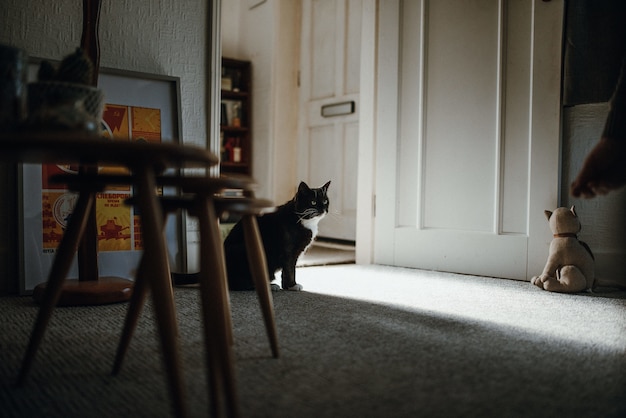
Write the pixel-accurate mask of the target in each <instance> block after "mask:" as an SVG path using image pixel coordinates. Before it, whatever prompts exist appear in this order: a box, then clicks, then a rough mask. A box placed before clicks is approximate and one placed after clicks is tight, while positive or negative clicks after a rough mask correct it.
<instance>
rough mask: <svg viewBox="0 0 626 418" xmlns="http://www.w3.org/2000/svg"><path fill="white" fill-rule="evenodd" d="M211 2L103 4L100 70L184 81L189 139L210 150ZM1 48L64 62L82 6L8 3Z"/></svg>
mask: <svg viewBox="0 0 626 418" xmlns="http://www.w3.org/2000/svg"><path fill="white" fill-rule="evenodd" d="M207 5H208V2H206V1H201V0H124V1H121V0H103V1H102V10H101V15H100V31H99V33H100V65H101V66H103V67H111V68H118V69H123V70H132V71H142V72H147V73H153V74H162V75H168V76H176V77H180V79H181V97H182V109H181V111H182V117H183V139H184V141H185V142H187V143H197V144H206V117H205V110H206V106H205V95H204V93H205V88H204V86H205V59H206V47H205V45H206V21H207ZM0 13H1V15H0V19H1V22H2V23H1V24H0V42H1V43H5V44H10V45H14V46H17V47H19V48H22V49H24V50H25V51H26V52H27V53H28V54H29V55H31V56H35V57H40V58H48V59H61V58H62V57H63V56H65V55H67V54H68V53H70V52H72V51H73V50H74V48H76V47H77V46H79V45H80V38H81V33H82V19H83V17H82V2H81V1H79V0H59V1H55V2H42V1H40V0H3V1H2V8H1V9H0Z"/></svg>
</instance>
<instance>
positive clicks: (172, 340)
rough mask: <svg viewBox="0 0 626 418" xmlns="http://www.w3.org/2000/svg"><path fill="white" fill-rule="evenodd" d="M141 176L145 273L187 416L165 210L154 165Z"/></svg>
mask: <svg viewBox="0 0 626 418" xmlns="http://www.w3.org/2000/svg"><path fill="white" fill-rule="evenodd" d="M133 174H134V175H135V177H137V179H138V184H137V189H138V190H137V201H138V205H139V210H140V212H141V229H142V234H143V245H144V256H145V257H146V258H147V259H148V260H150V262H146V263H145V264H144V266H145V268H144V271H143V272H142V274H143V275H144V277H146V278H148V282H149V286H150V290H151V291H152V299H153V303H154V308H155V315H156V320H157V325H158V328H159V334H160V337H161V347H162V350H163V360H164V363H165V370H166V373H167V376H168V381H169V386H170V393H171V395H172V399H173V402H174V411H175V413H176V415H177V416H186V415H187V409H186V407H185V402H184V390H183V380H182V375H181V366H180V363H181V362H180V358H179V353H178V345H177V337H178V323H177V321H176V311H175V309H174V300H173V290H172V283H171V279H170V272H169V265H168V261H167V249H166V246H165V240H164V237H163V234H162V230H163V224H162V219H163V215H162V211H161V207H160V204H159V202H158V200H157V197H156V194H155V190H156V182H155V177H154V172H153V171H152V169H151V167H147V166H143V167H138V169H137V170H135V171H134V173H133Z"/></svg>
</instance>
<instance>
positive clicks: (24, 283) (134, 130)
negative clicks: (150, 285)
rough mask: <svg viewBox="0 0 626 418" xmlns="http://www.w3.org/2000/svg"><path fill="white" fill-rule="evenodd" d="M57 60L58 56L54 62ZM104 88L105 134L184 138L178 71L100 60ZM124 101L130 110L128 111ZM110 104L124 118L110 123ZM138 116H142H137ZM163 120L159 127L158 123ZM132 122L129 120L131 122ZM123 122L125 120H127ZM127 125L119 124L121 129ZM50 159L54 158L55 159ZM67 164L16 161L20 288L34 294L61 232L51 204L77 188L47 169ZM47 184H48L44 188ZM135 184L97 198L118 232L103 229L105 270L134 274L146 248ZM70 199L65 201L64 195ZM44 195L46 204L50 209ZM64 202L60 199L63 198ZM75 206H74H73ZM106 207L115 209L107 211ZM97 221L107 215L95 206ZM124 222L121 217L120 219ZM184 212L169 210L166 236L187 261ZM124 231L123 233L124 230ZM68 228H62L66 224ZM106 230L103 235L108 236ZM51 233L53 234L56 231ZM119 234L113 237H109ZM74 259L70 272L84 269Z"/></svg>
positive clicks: (173, 259)
mask: <svg viewBox="0 0 626 418" xmlns="http://www.w3.org/2000/svg"><path fill="white" fill-rule="evenodd" d="M41 61H42V60H41V59H37V58H32V59H31V60H30V61H29V66H28V80H29V81H35V80H36V75H37V71H38V68H39V64H40V63H41ZM52 64H53V65H55V63H54V62H53V63H52ZM98 88H100V89H102V90H103V92H104V95H105V111H104V114H103V122H102V132H103V136H111V137H113V139H118V138H117V137H116V136H115V133H114V131H115V129H117V130H118V131H120V130H121V129H122V128H124V126H128V130H126V131H125V132H126V133H129V138H128V139H130V140H133V139H138V136H139V135H141V140H148V141H161V142H179V141H182V117H181V96H180V78H179V77H174V76H166V75H158V74H149V73H143V72H135V71H126V70H119V69H113V68H102V67H101V68H100V69H99V76H98ZM124 109H126V110H127V112H124ZM107 111H116V112H118V113H116V114H117V115H118V116H119V113H120V112H121V113H124V114H125V116H126V119H124V118H123V117H122V118H121V119H120V120H119V123H120V126H116V127H113V128H112V127H111V126H109V125H110V124H109V123H107ZM137 115H140V116H143V115H150V123H149V124H148V125H149V128H146V127H145V125H143V126H142V125H141V123H140V122H139V120H140V116H137ZM133 117H136V119H133ZM157 122H158V128H157ZM126 123H128V125H125V124H126ZM124 129H125V128H124ZM120 132H121V131H120ZM49 166H50V165H49ZM49 169H50V170H56V169H61V170H62V171H64V169H63V167H59V166H56V167H52V168H49V167H48V166H42V165H35V164H21V165H20V166H19V167H18V206H19V210H18V213H19V218H20V219H19V228H18V229H19V240H20V242H19V245H20V248H21V251H19V253H20V260H19V270H20V271H19V273H20V275H19V276H20V277H19V288H18V290H19V293H20V294H22V295H28V294H31V293H32V291H33V289H34V288H35V286H37V285H38V284H40V283H42V282H45V281H46V280H47V279H48V273H49V270H50V268H51V266H52V262H53V260H54V255H55V251H56V249H55V248H52V247H54V242H52V241H54V240H57V241H58V240H60V236H59V234H58V233H54V232H52V233H49V231H48V230H46V228H47V227H49V226H51V225H52V228H57V231H59V229H58V228H59V225H53V224H54V222H55V221H53V219H55V220H56V218H54V215H55V211H51V210H48V209H49V208H50V207H51V203H49V202H51V201H52V200H54V203H55V210H56V207H57V206H62V205H63V204H64V205H65V206H66V207H67V206H69V205H71V204H72V197H71V196H72V193H71V192H69V191H67V190H63V188H62V187H58V186H52V185H48V184H44V183H46V180H45V176H46V173H47V172H48V171H46V170H49ZM44 186H45V187H46V188H44ZM161 192H162V193H163V194H164V195H172V194H176V193H177V191H176V190H175V189H173V188H164V189H163V190H162V191H161ZM131 193H132V191H131V190H130V188H129V187H127V188H125V189H123V188H122V190H120V189H118V188H115V189H111V190H105V191H104V192H103V193H99V194H98V196H97V199H96V208H97V211H98V210H101V211H102V212H104V213H105V215H103V216H104V217H105V218H107V216H108V218H111V219H108V218H107V222H109V223H112V225H113V226H114V227H115V228H114V229H116V230H117V231H118V232H116V233H115V234H113V235H111V236H108V235H106V234H105V232H106V231H107V230H106V229H104V228H102V226H101V227H100V228H98V229H99V231H101V232H99V234H100V235H99V237H98V246H99V251H98V270H99V275H100V276H102V277H104V276H113V277H120V278H125V279H130V280H133V279H134V276H135V273H136V270H137V268H138V266H139V261H140V257H141V254H142V252H143V251H142V249H141V248H142V247H141V244H142V243H141V233H140V230H138V225H139V222H138V213H136V212H135V209H134V208H132V207H129V206H126V205H124V204H123V201H124V200H125V197H130V195H131ZM62 199H65V200H66V201H65V203H63V202H62ZM44 202H45V204H46V206H45V210H44ZM58 202H61V203H59V204H58V205H57V203H58ZM70 210H71V209H70ZM106 213H108V214H109V215H107V214H106ZM96 217H97V218H98V219H97V222H99V219H100V218H101V215H100V213H99V212H97V215H96ZM116 223H119V225H116ZM183 225H184V215H170V217H169V218H168V220H167V223H166V231H165V233H166V240H167V247H168V252H169V255H170V264H171V265H172V266H173V267H176V266H180V265H181V264H183V265H184V263H185V260H186V253H185V251H186V245H184V243H185V241H186V237H185V228H184V227H183ZM120 230H121V231H123V233H119V231H120ZM61 231H62V230H61ZM103 234H104V236H102V235H103ZM51 236H52V237H53V239H50V237H51ZM112 240H113V241H114V242H113V243H112V242H111V241H112ZM115 241H117V242H115ZM76 258H77V257H75V260H74V262H73V264H72V267H71V269H70V273H69V275H68V277H70V278H75V277H78V263H77V260H76Z"/></svg>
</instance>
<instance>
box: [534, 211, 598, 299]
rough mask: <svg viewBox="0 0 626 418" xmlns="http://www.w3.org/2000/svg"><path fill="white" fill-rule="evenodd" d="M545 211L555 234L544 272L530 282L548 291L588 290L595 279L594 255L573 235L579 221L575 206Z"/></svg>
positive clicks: (579, 226) (576, 230)
mask: <svg viewBox="0 0 626 418" xmlns="http://www.w3.org/2000/svg"><path fill="white" fill-rule="evenodd" d="M544 213H545V214H546V217H547V218H548V222H549V223H550V229H551V230H552V234H553V237H554V238H553V239H552V242H551V243H550V252H549V253H548V261H547V262H546V266H545V267H544V269H543V272H542V273H541V275H540V276H534V277H533V278H532V279H531V280H530V282H531V283H532V284H534V285H535V286H537V287H539V288H541V289H544V290H548V291H550V292H562V293H575V292H582V291H583V290H588V291H591V289H592V287H593V285H594V279H595V273H594V266H593V264H594V257H593V254H592V253H591V249H589V246H587V244H585V243H584V242H582V241H579V240H578V237H577V235H576V234H578V232H579V231H580V228H581V225H580V221H579V220H578V216H577V215H576V211H575V209H574V206H572V207H571V209H568V208H558V209H556V210H555V211H554V212H550V211H549V210H546V211H544Z"/></svg>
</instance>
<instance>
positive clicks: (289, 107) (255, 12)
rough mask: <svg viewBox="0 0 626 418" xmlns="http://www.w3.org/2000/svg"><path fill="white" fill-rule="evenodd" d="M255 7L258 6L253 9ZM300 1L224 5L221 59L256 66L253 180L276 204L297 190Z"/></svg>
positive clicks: (231, 1) (239, 1) (240, 0)
mask: <svg viewBox="0 0 626 418" xmlns="http://www.w3.org/2000/svg"><path fill="white" fill-rule="evenodd" d="M251 4H256V6H255V7H252V8H250V5H251ZM299 31H300V2H299V1H294V0H267V1H265V2H261V3H259V2H253V1H248V0H228V1H224V2H222V55H223V56H225V57H228V58H236V59H241V60H247V61H251V62H252V115H253V116H252V118H253V121H252V141H253V149H252V153H253V159H252V176H253V177H254V179H255V180H256V181H257V183H258V184H259V189H258V190H257V196H258V197H262V198H266V199H270V200H272V201H274V202H275V203H276V204H280V203H283V202H284V201H286V200H288V199H290V198H291V197H292V196H293V194H294V193H295V190H296V187H297V185H298V179H297V178H296V161H297V158H296V152H297V149H296V144H297V137H296V135H297V120H298V113H297V111H298V86H297V71H298V63H299V53H298V51H299V42H300V41H299V39H300V35H299Z"/></svg>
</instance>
